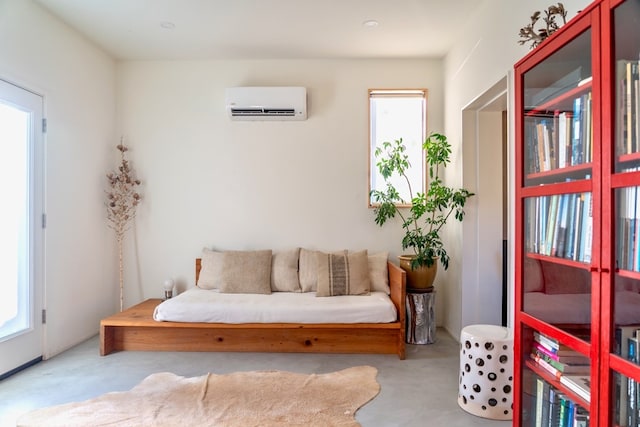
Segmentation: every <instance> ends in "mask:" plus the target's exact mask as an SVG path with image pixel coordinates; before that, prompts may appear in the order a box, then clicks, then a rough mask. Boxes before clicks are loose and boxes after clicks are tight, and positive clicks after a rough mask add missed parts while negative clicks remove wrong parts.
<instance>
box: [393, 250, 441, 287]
mask: <svg viewBox="0 0 640 427" xmlns="http://www.w3.org/2000/svg"><path fill="white" fill-rule="evenodd" d="M413 258H414V256H413V255H400V256H398V259H399V260H400V268H402V269H403V270H404V271H406V272H407V288H409V289H419V290H423V291H426V290H428V289H431V288H433V281H434V280H435V278H436V272H437V271H438V262H437V261H436V262H434V263H433V265H432V266H431V267H424V266H422V267H419V268H417V269H415V270H413V269H412V268H411V260H412V259H413Z"/></svg>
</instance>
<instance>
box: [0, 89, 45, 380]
mask: <svg viewBox="0 0 640 427" xmlns="http://www.w3.org/2000/svg"><path fill="white" fill-rule="evenodd" d="M0 89H1V92H0V99H3V100H4V101H7V102H8V103H9V104H10V105H11V104H13V105H14V106H15V107H17V108H18V109H21V110H24V111H26V112H28V113H29V114H30V124H31V129H30V133H31V135H30V142H29V145H30V146H29V160H28V162H29V164H28V168H29V176H28V179H29V180H30V182H29V187H28V192H29V209H28V210H29V218H28V221H29V237H28V245H29V250H28V253H29V267H28V274H29V285H28V286H29V294H30V296H29V300H30V304H29V305H30V307H29V310H30V312H29V315H28V317H29V326H28V328H27V329H26V330H25V331H22V332H20V333H17V334H15V335H12V336H10V337H9V338H8V339H5V340H3V341H0V379H2V378H4V377H6V376H8V375H11V374H12V373H15V372H17V371H18V370H20V369H23V368H24V367H27V366H30V365H32V364H34V363H37V362H39V361H40V360H42V357H43V355H44V337H45V330H44V321H45V319H44V313H45V312H44V278H45V275H44V266H45V263H44V244H45V235H44V227H45V219H46V217H45V210H44V208H45V203H44V200H45V181H44V177H45V175H44V174H45V150H44V132H45V129H44V127H45V122H44V98H43V96H42V95H40V94H38V93H35V92H33V91H31V90H28V89H25V88H23V87H21V86H19V85H16V84H13V83H11V82H9V81H6V80H4V79H1V78H0Z"/></svg>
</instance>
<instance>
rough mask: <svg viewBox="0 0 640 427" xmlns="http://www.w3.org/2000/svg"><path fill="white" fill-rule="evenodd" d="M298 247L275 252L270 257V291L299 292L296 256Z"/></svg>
mask: <svg viewBox="0 0 640 427" xmlns="http://www.w3.org/2000/svg"><path fill="white" fill-rule="evenodd" d="M299 255H300V248H295V249H292V250H290V251H285V252H277V253H275V254H273V257H272V259H271V291H272V292H300V291H301V290H300V280H299V279H298V258H299Z"/></svg>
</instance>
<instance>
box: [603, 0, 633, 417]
mask: <svg viewBox="0 0 640 427" xmlns="http://www.w3.org/2000/svg"><path fill="white" fill-rule="evenodd" d="M611 3H612V4H613V6H614V7H613V9H612V10H611V12H610V13H611V14H610V16H609V22H610V25H611V32H612V36H613V46H614V47H613V50H612V51H611V54H612V55H613V57H612V58H611V61H610V62H611V68H610V70H609V73H610V76H611V78H610V80H611V82H612V84H611V86H610V88H611V91H610V92H611V100H610V102H611V103H612V108H611V112H612V114H611V120H612V122H611V125H610V128H611V132H612V138H611V139H612V144H611V148H610V150H611V151H610V153H609V154H610V155H611V156H612V161H611V162H607V163H606V164H605V167H607V168H609V167H610V166H612V167H613V170H612V171H611V174H612V175H611V186H612V188H613V192H612V200H611V202H610V203H609V205H610V207H611V209H610V212H611V213H610V215H611V218H610V221H607V222H608V223H611V225H612V227H613V230H612V235H613V236H614V239H613V241H612V246H613V247H612V248H611V253H612V260H611V265H612V266H613V271H614V274H613V275H612V280H611V283H610V284H609V286H608V287H605V288H604V289H605V290H606V291H607V292H606V296H607V297H608V304H607V307H610V310H608V311H607V312H606V314H605V317H604V319H605V320H606V322H604V323H603V324H604V326H605V327H606V328H607V329H608V331H605V336H606V334H608V335H609V337H610V338H609V339H608V340H605V343H608V347H609V348H608V350H609V357H608V358H607V360H608V361H609V363H608V368H609V372H608V374H609V375H610V376H608V377H606V378H605V379H606V380H608V381H609V389H610V398H609V399H608V402H606V404H607V405H609V411H608V413H609V417H608V418H609V419H608V420H606V422H607V425H612V426H620V427H639V426H640V412H639V410H638V398H640V385H639V384H640V358H639V357H638V340H639V339H640V228H639V227H640V119H639V118H638V114H639V113H640V85H639V81H640V78H639V67H640V66H639V60H640V40H638V37H637V35H638V28H640V2H638V1H635V0H634V1H626V2H620V1H612V2H611ZM603 347H604V346H603ZM605 349H606V347H605ZM603 403H604V402H603Z"/></svg>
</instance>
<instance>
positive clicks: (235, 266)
mask: <svg viewBox="0 0 640 427" xmlns="http://www.w3.org/2000/svg"><path fill="white" fill-rule="evenodd" d="M271 254H272V252H271V250H270V249H269V250H262V251H227V252H224V256H223V258H222V278H221V283H220V292H222V293H229V294H270V293H271Z"/></svg>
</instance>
